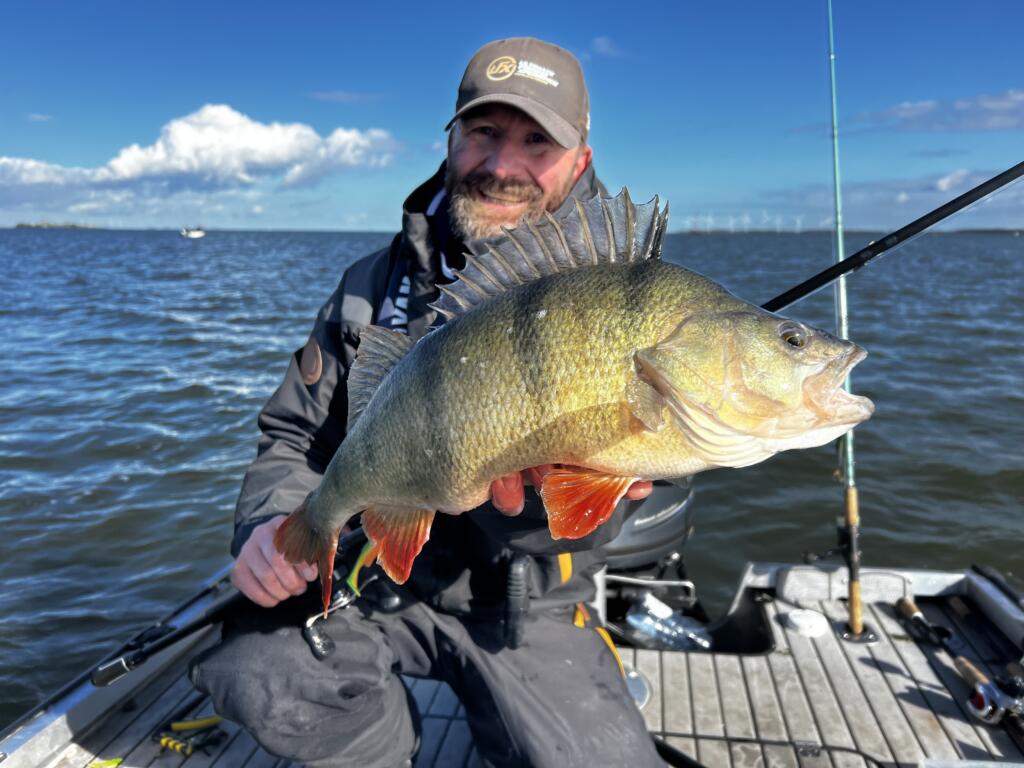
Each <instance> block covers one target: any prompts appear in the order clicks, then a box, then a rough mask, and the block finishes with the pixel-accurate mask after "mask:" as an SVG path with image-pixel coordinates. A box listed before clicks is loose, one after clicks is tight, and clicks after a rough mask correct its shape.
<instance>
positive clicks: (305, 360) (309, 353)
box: [299, 336, 324, 387]
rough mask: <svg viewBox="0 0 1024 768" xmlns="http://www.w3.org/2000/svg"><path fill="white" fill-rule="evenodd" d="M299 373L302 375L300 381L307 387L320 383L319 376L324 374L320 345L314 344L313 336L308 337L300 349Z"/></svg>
mask: <svg viewBox="0 0 1024 768" xmlns="http://www.w3.org/2000/svg"><path fill="white" fill-rule="evenodd" d="M299 371H300V372H301V373H302V381H303V383H304V384H305V385H306V386H307V387H311V386H313V385H314V384H316V383H317V382H318V381H320V376H321V375H322V374H323V372H324V358H323V355H322V354H321V353H320V345H319V344H317V343H316V338H315V337H313V336H310V337H309V341H307V342H306V346H304V347H303V348H302V354H301V355H299Z"/></svg>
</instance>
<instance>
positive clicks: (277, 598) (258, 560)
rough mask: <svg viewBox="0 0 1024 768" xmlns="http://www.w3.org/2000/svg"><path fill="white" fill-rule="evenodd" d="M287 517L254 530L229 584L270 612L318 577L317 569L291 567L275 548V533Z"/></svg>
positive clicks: (273, 518)
mask: <svg viewBox="0 0 1024 768" xmlns="http://www.w3.org/2000/svg"><path fill="white" fill-rule="evenodd" d="M287 517H288V515H278V516H277V517H272V518H271V519H270V520H268V521H267V522H265V523H262V524H260V525H257V526H256V527H255V528H253V530H252V535H251V536H249V539H248V540H247V541H246V542H245V544H243V545H242V551H241V552H239V553H238V559H237V560H235V565H234V567H233V568H232V569H231V583H232V584H234V585H235V586H236V587H237V588H238V591H239V592H241V593H242V594H243V595H245V596H246V597H248V598H249V599H250V600H252V601H253V602H254V603H256V604H257V605H262V606H263V607H264V608H273V607H274V606H275V605H277V604H278V603H280V602H281V601H282V600H287V599H288V598H289V597H291V596H292V595H301V594H302V593H303V592H305V591H306V587H307V586H308V583H309V582H310V581H312V580H313V579H315V578H316V577H317V567H316V565H307V564H305V563H303V564H301V565H292V564H291V563H289V562H288V561H287V560H285V559H284V555H282V554H281V553H280V552H278V551H277V547H275V546H274V533H275V532H276V531H277V529H278V528H280V527H281V523H283V522H284V521H285V520H286V519H287Z"/></svg>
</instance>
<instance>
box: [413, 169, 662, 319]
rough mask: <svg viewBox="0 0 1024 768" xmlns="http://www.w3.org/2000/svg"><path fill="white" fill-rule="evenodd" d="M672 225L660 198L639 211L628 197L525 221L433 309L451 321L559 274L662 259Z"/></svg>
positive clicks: (470, 261)
mask: <svg viewBox="0 0 1024 768" xmlns="http://www.w3.org/2000/svg"><path fill="white" fill-rule="evenodd" d="M667 225H668V207H667V206H666V208H665V209H664V210H663V211H662V210H659V208H658V198H657V197H655V198H654V199H653V200H652V201H651V202H649V203H644V204H643V205H634V204H633V201H632V200H631V199H630V197H629V191H628V190H627V189H623V190H622V192H620V193H619V194H618V196H617V197H615V198H603V197H595V198H593V199H591V200H588V201H587V202H585V203H582V202H580V201H579V200H576V201H575V208H574V209H573V210H571V211H570V212H569V214H568V215H566V216H563V217H562V218H560V219H555V218H554V217H552V216H551V215H550V214H545V215H544V219H543V220H542V221H540V222H537V223H533V222H530V221H528V220H526V219H524V220H523V221H521V222H520V224H519V226H517V227H516V228H515V229H506V230H505V234H504V236H502V237H500V238H498V239H496V240H491V241H489V242H488V243H487V244H486V245H485V246H484V247H483V249H482V252H480V253H478V254H476V255H469V256H467V257H466V268H465V269H463V270H462V271H461V272H456V273H455V276H456V280H455V282H453V283H451V284H450V285H442V286H438V289H439V290H440V292H441V296H440V298H439V299H438V300H437V301H436V302H435V303H433V304H431V307H432V308H433V309H436V310H437V311H438V312H440V313H441V314H442V315H444V316H445V317H446V318H448V319H451V318H453V317H455V316H457V315H461V314H463V313H464V312H468V311H469V310H471V309H472V308H473V307H475V306H477V305H478V304H480V303H482V302H484V301H486V300H487V299H489V298H490V297H492V296H496V295H498V294H500V293H504V292H505V291H509V290H512V289H513V288H515V287H517V286H520V285H523V284H524V283H529V282H532V281H533V280H536V279H538V278H541V277H546V276H547V275H552V274H555V273H557V272H570V271H572V270H574V269H579V268H581V267H587V266H592V265H596V264H616V263H622V264H630V263H633V262H638V261H645V260H647V259H657V258H661V243H662V239H663V238H664V235H665V228H666V227H667Z"/></svg>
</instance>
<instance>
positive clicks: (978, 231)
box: [0, 222, 1024, 237]
mask: <svg viewBox="0 0 1024 768" xmlns="http://www.w3.org/2000/svg"><path fill="white" fill-rule="evenodd" d="M15 229H58V230H59V229H75V230H90V231H94V232H170V233H174V234H178V233H179V232H180V230H179V229H171V228H166V229H165V228H156V227H144V228H141V229H135V228H132V227H97V226H94V225H92V224H51V223H48V222H40V223H38V224H29V223H25V222H19V223H17V224H15V225H14V226H13V227H0V231H4V230H15ZM885 231H886V230H882V229H847V230H845V234H846V235H877V234H879V233H883V232H885ZM206 232H207V234H210V233H214V234H216V233H219V232H226V233H231V232H265V233H267V234H272V233H277V232H280V233H310V234H324V235H331V234H338V235H391V234H394V232H393V230H389V229H216V230H210V229H207V230H206ZM668 234H670V235H699V236H702V237H703V236H705V235H818V234H829V235H831V234H834V230H832V229H804V230H801V231H800V232H794V231H792V230H777V229H749V230H745V231H736V230H728V229H717V228H716V229H709V230H698V229H674V230H670V231H669V232H668ZM926 234H937V235H1014V236H1017V237H1019V236H1021V235H1024V229H1017V228H1005V229H1002V228H998V227H995V228H986V227H981V228H968V229H937V230H931V231H930V232H928V233H926Z"/></svg>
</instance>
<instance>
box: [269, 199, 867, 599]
mask: <svg viewBox="0 0 1024 768" xmlns="http://www.w3.org/2000/svg"><path fill="white" fill-rule="evenodd" d="M664 226H665V216H664V215H660V214H659V212H658V210H657V204H656V203H654V204H648V205H647V206H641V207H635V206H633V205H632V203H631V202H630V201H629V198H628V195H627V194H626V193H623V194H622V195H620V196H619V197H618V198H616V199H615V200H613V201H597V202H595V203H590V204H587V206H586V207H584V206H582V205H581V206H579V207H578V209H577V211H576V213H575V214H574V218H572V219H571V220H570V221H568V222H556V221H554V220H553V219H548V220H547V221H546V222H545V224H544V225H543V226H534V225H526V224H524V225H523V226H522V227H520V228H518V229H516V230H512V231H510V232H509V233H508V238H507V239H506V240H505V241H503V242H502V243H500V244H498V245H497V246H495V247H493V248H492V249H491V250H490V252H489V253H487V254H482V255H480V256H479V257H471V258H470V259H469V261H468V265H467V268H466V270H465V271H464V272H463V273H462V275H461V276H460V278H459V280H458V281H457V282H456V283H455V284H453V285H452V286H448V287H446V288H443V289H442V290H443V291H444V292H445V295H444V296H443V297H442V299H441V301H440V302H439V303H438V304H437V308H438V310H439V311H441V312H442V313H443V314H445V315H446V316H448V318H449V319H448V322H446V323H445V324H444V325H442V326H440V327H439V328H437V329H435V330H433V331H432V332H431V333H429V334H428V335H427V336H425V337H424V338H423V339H421V340H420V341H419V342H418V343H416V344H412V343H411V342H410V341H409V340H408V339H407V338H406V337H404V336H401V335H400V334H397V333H394V332H392V331H388V330H385V329H381V328H375V327H369V328H367V329H365V330H364V332H363V337H362V339H361V343H360V349H359V353H358V355H357V358H356V362H355V364H354V365H353V369H352V371H351V373H350V376H349V396H350V397H349V399H350V417H349V430H348V434H347V436H346V438H345V440H344V441H343V442H342V444H341V446H340V447H339V449H338V451H337V453H336V454H335V456H334V458H333V459H332V461H331V463H330V465H329V466H328V468H327V470H326V472H325V475H324V479H323V481H322V483H321V485H320V487H319V488H318V489H317V490H316V491H314V492H313V493H312V494H311V495H310V497H309V498H308V499H307V500H306V502H305V503H304V504H303V506H302V507H300V508H299V509H298V510H297V511H296V512H295V513H293V515H292V516H291V517H290V518H289V520H288V522H287V523H286V524H285V525H284V526H282V527H281V529H280V532H279V533H278V537H277V543H278V546H279V548H280V549H281V550H282V551H283V552H284V554H285V555H286V557H288V558H289V559H290V560H293V561H300V560H302V561H306V562H313V561H319V562H320V565H321V571H320V572H321V574H329V573H330V568H329V567H326V568H325V566H326V565H327V563H328V560H333V544H334V542H335V541H336V538H337V531H338V530H339V529H340V528H341V526H342V525H343V524H344V523H345V522H346V521H347V520H348V519H350V518H351V517H352V516H354V515H355V514H358V513H360V512H362V513H363V527H364V529H366V531H367V533H368V535H369V537H370V539H371V540H372V541H373V542H374V543H375V545H376V551H375V554H376V555H377V556H378V558H379V560H380V562H381V564H382V566H383V567H384V569H385V571H387V572H388V574H389V575H390V576H391V577H392V578H394V579H395V580H396V581H399V582H401V581H404V580H405V579H406V578H407V577H408V573H409V570H410V568H411V565H412V560H413V559H414V558H415V556H416V554H417V553H418V552H419V549H420V548H421V547H422V545H423V543H424V542H425V541H426V537H427V536H428V535H429V527H430V522H431V520H432V519H433V514H434V513H435V512H436V511H442V512H451V513H457V512H464V511H467V510H470V509H473V508H475V507H477V506H479V505H480V504H482V503H483V502H485V501H486V500H487V498H488V495H489V487H490V484H491V482H492V481H493V480H495V479H496V478H497V477H500V476H502V475H506V474H509V473H511V472H515V471H519V470H522V469H526V468H528V467H533V466H538V465H542V464H556V465H569V466H571V467H576V468H578V469H559V470H556V471H555V472H553V473H552V474H551V475H549V476H548V477H547V478H545V481H544V485H543V487H542V489H541V496H542V499H543V500H544V503H545V507H546V509H547V512H548V517H549V523H550V527H551V531H552V535H553V536H554V537H556V538H580V537H582V536H585V535H587V534H588V533H590V532H592V531H593V530H594V528H596V527H597V526H598V525H600V524H601V523H602V522H604V520H606V519H607V518H608V517H609V516H610V515H611V513H612V511H613V510H614V507H615V504H616V503H617V502H618V501H619V499H621V497H622V495H623V494H625V492H626V490H627V489H628V487H629V485H630V484H632V483H633V482H634V481H635V480H638V479H646V480H654V479H661V478H673V477H682V476H685V475H691V474H694V473H696V472H700V471H702V470H704V469H708V468H712V467H719V466H746V465H749V464H753V463H756V462H757V461H761V460H763V459H765V458H767V457H769V456H771V455H773V454H774V453H776V452H778V451H780V450H785V449H787V448H791V447H807V446H811V445H820V444H822V443H824V442H827V441H828V440H831V439H834V438H835V437H837V436H838V435H840V434H842V433H843V432H845V431H846V430H847V429H849V428H850V427H852V426H853V425H854V424H856V423H858V422H859V421H862V420H863V419H865V418H867V417H868V416H869V415H870V413H871V409H872V406H871V404H870V401H867V400H866V399H865V398H859V397H854V396H851V395H848V394H846V393H845V392H844V391H843V390H842V389H841V388H840V385H841V383H842V382H843V380H845V377H846V374H847V372H848V371H849V369H850V368H852V366H853V365H855V364H856V363H857V362H858V361H859V360H860V359H862V358H863V356H864V352H863V351H862V350H861V349H860V348H859V347H857V346H856V345H854V344H852V343H850V342H847V341H842V340H839V339H836V338H834V337H832V336H830V335H829V334H827V333H825V332H822V331H817V330H815V329H812V328H809V327H807V326H805V325H803V324H801V323H797V322H794V321H791V320H786V319H784V318H780V317H778V316H776V315H772V314H770V313H767V312H764V311H763V310H761V309H759V308H757V307H755V306H753V305H751V304H749V303H747V302H745V301H743V300H741V299H738V298H737V297H735V296H733V295H732V294H730V293H729V292H728V291H726V290H725V289H724V288H722V287H721V286H719V285H718V284H716V283H715V282H713V281H711V280H709V279H707V278H705V277H703V276H701V275H699V274H697V273H694V272H691V271H689V270H686V269H684V268H682V267H679V266H676V265H673V264H669V263H666V262H663V261H661V260H660V258H657V256H658V252H659V250H660V242H661V237H662V235H663V232H664ZM325 596H329V586H328V585H327V584H326V583H325Z"/></svg>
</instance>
